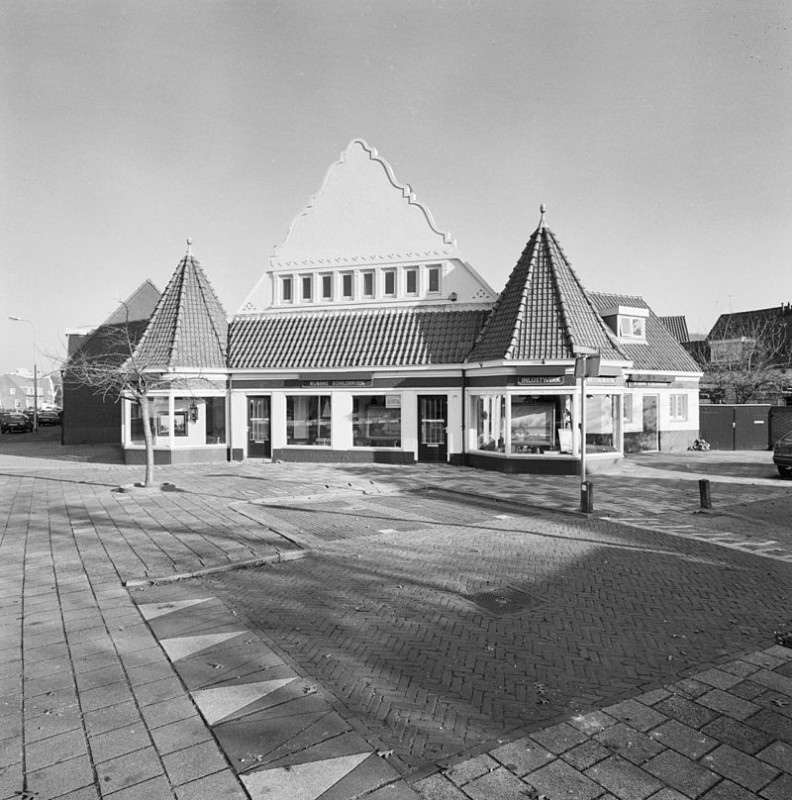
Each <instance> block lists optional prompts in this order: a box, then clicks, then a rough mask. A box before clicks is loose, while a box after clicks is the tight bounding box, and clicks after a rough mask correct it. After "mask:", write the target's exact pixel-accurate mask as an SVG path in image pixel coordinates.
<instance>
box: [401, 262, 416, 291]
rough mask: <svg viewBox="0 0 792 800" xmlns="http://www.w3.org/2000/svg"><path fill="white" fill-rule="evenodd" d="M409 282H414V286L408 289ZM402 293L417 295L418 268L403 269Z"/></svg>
mask: <svg viewBox="0 0 792 800" xmlns="http://www.w3.org/2000/svg"><path fill="white" fill-rule="evenodd" d="M410 283H414V284H415V285H414V287H413V288H412V289H410ZM404 293H405V294H406V295H408V296H409V297H417V296H418V268H417V267H407V268H406V269H405V270H404Z"/></svg>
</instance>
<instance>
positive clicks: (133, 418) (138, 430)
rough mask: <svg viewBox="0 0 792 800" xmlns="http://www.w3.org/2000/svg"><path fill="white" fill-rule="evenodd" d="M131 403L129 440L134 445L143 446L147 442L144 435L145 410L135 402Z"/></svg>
mask: <svg viewBox="0 0 792 800" xmlns="http://www.w3.org/2000/svg"><path fill="white" fill-rule="evenodd" d="M127 402H128V403H129V406H130V408H129V439H130V441H131V442H132V444H143V443H144V442H145V441H146V440H145V437H144V434H143V409H142V408H141V407H140V405H139V404H138V403H136V402H134V401H133V400H128V401H127Z"/></svg>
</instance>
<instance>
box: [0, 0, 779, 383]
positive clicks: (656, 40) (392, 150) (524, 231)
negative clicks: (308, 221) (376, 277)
mask: <svg viewBox="0 0 792 800" xmlns="http://www.w3.org/2000/svg"><path fill="white" fill-rule="evenodd" d="M791 134H792V4H790V3H789V2H788V0H761V2H759V1H758V0H718V1H717V2H709V1H708V0H694V1H693V2H691V0H674V1H673V2H658V0H630V1H629V2H628V1H627V0H618V2H616V1H615V0H597V1H596V2H590V1H588V0H587V1H586V2H571V1H568V0H541V1H539V0H435V2H431V1H430V0H376V1H375V0H284V1H283V2H277V1H276V0H214V1H213V2H211V1H207V0H203V1H202V0H190V1H189V2H187V0H183V1H182V0H168V1H167V2H163V1H162V0H130V1H129V2H118V1H117V0H95V1H92V2H88V1H87V0H85V1H83V0H34V1H33V2H31V0H0V313H2V317H0V372H5V371H10V370H14V369H15V368H16V367H18V366H27V367H30V366H31V363H32V354H33V347H32V335H33V327H32V326H30V325H24V324H20V323H14V322H10V321H8V319H7V317H8V316H9V315H14V316H19V317H23V318H25V319H28V320H30V321H31V322H33V323H34V325H35V333H36V337H37V345H38V349H39V351H40V354H39V357H38V364H39V368H40V369H50V368H54V367H57V366H58V359H59V358H60V357H62V356H63V354H64V352H65V351H64V336H63V332H64V330H65V329H66V328H70V327H78V326H84V325H95V324H98V323H100V322H101V321H102V320H103V319H104V318H105V317H107V316H108V315H109V314H110V313H111V312H112V311H113V310H114V308H115V307H116V306H117V304H118V302H119V301H120V300H121V299H124V298H126V297H127V296H128V295H129V294H131V293H132V292H133V291H134V290H135V289H136V288H137V287H138V286H139V285H140V284H141V283H142V282H143V281H144V280H145V279H147V278H150V279H151V280H153V281H154V283H155V284H156V285H157V286H158V287H159V288H160V289H163V288H164V286H165V284H166V283H167V281H168V279H169V277H170V275H171V274H172V272H173V270H174V269H175V267H176V265H177V263H178V261H179V260H180V258H181V257H182V256H183V254H184V252H185V250H186V245H185V239H186V238H187V237H188V236H191V237H193V239H194V245H193V252H194V254H195V255H196V257H197V258H198V259H199V260H200V261H201V263H202V265H203V266H204V268H205V270H206V272H207V274H208V276H209V278H210V280H211V281H212V283H213V284H214V286H215V289H216V290H217V292H218V294H219V296H220V299H221V301H222V302H223V304H224V305H225V307H226V310H227V311H228V312H229V314H230V313H233V312H234V311H236V310H237V308H238V307H239V305H240V304H241V302H242V300H243V299H244V297H245V295H246V294H247V293H248V292H249V291H250V289H251V288H252V287H253V285H254V284H255V283H256V281H257V279H258V278H259V277H260V275H261V273H262V271H263V270H264V269H265V267H266V265H267V258H268V256H269V255H270V253H271V251H272V248H273V246H274V245H276V244H279V243H281V242H282V241H283V239H284V237H285V235H286V231H287V229H288V226H289V223H290V222H291V220H292V218H293V217H294V215H295V214H297V213H298V212H299V211H300V210H301V209H302V208H303V207H304V206H305V204H306V203H307V201H308V200H309V198H310V196H311V195H312V194H314V193H315V192H316V191H317V190H318V189H319V187H320V185H321V183H322V180H323V178H324V175H325V172H326V170H327V168H328V167H329V166H330V164H331V163H333V162H334V161H336V159H337V158H338V156H339V154H340V153H341V151H342V150H343V149H344V148H345V147H346V145H347V144H348V143H349V141H350V140H351V139H353V138H356V137H361V138H364V139H366V141H367V142H368V143H369V144H370V145H371V146H373V147H376V148H377V150H378V151H379V154H380V155H381V156H382V157H383V158H385V159H386V160H387V161H388V162H390V164H391V165H392V167H393V169H394V173H395V175H396V178H397V180H398V181H400V182H401V183H409V184H410V185H411V187H412V188H413V191H414V192H415V193H416V196H417V199H418V201H419V202H421V203H423V204H424V205H425V206H427V207H428V208H429V210H430V211H431V212H432V214H433V216H434V219H435V222H436V224H437V226H438V227H439V228H440V229H441V230H443V231H449V232H450V233H451V235H452V236H453V237H454V238H455V239H456V240H457V243H458V246H459V250H460V252H461V254H462V256H463V257H464V258H465V259H466V260H467V261H469V262H470V263H471V264H472V265H473V267H474V268H475V269H477V270H478V271H479V272H480V273H481V274H482V275H483V276H484V278H485V279H487V280H488V281H489V282H490V284H491V285H492V286H493V288H495V289H496V290H500V289H501V288H502V287H503V285H504V283H505V281H506V278H507V277H508V274H509V272H510V271H511V269H512V267H513V266H514V264H515V263H516V261H517V259H518V257H519V255H520V253H521V252H522V249H523V247H524V245H525V242H526V241H527V239H528V237H529V236H530V234H531V232H532V231H533V229H534V228H535V227H536V224H537V222H538V219H539V212H538V207H539V204H540V203H546V204H547V208H548V211H547V222H548V225H549V227H550V228H551V229H552V230H553V231H554V232H555V234H556V236H557V237H558V239H559V241H560V242H561V244H562V246H563V247H564V250H565V252H566V254H567V256H568V257H569V259H570V260H571V262H572V264H573V266H574V268H575V269H576V270H577V272H578V275H579V276H580V278H581V279H582V281H583V283H584V285H585V286H586V287H587V288H589V289H593V290H601V291H613V292H623V293H625V294H630V293H632V294H640V295H642V296H644V297H645V298H646V299H647V300H648V302H649V303H650V305H651V306H652V307H653V308H654V310H655V311H656V312H657V313H658V314H662V315H675V314H684V315H686V316H687V320H688V327H689V329H690V330H691V331H700V332H706V331H708V330H709V328H710V327H711V325H712V324H713V322H714V321H715V319H716V317H717V315H718V314H720V313H722V312H725V311H729V310H733V311H739V310H745V309H751V308H764V307H768V306H773V305H777V304H780V303H782V302H788V301H792V285H790V284H792V280H791V279H790V267H792V264H791V263H790V252H792V136H791Z"/></svg>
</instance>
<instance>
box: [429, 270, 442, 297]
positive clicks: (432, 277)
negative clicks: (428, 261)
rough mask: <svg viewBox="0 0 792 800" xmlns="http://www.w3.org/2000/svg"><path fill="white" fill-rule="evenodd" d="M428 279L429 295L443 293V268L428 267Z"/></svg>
mask: <svg viewBox="0 0 792 800" xmlns="http://www.w3.org/2000/svg"><path fill="white" fill-rule="evenodd" d="M426 272H427V278H426V293H427V294H440V292H441V291H442V286H441V278H442V267H440V266H439V265H438V266H431V267H427V270H426ZM433 283H434V284H435V288H432V284H433Z"/></svg>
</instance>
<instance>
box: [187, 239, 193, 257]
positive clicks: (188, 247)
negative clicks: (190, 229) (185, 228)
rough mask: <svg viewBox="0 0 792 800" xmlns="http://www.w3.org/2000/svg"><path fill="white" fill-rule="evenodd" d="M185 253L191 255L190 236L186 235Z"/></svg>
mask: <svg viewBox="0 0 792 800" xmlns="http://www.w3.org/2000/svg"><path fill="white" fill-rule="evenodd" d="M187 255H188V256H191V255H192V237H190V236H188V237H187Z"/></svg>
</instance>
